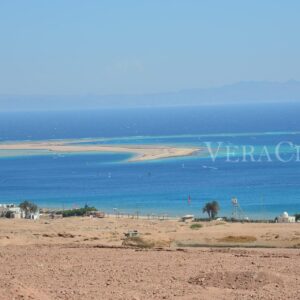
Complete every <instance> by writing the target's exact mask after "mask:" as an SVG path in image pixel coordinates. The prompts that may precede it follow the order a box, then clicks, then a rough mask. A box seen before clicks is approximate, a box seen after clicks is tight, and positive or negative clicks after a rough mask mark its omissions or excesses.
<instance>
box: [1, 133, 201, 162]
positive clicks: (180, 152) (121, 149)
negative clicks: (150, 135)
mask: <svg viewBox="0 0 300 300" xmlns="http://www.w3.org/2000/svg"><path fill="white" fill-rule="evenodd" d="M83 141H84V142H87V141H89V142H93V141H94V140H92V139H88V140H87V139H84V140H77V141H76V140H72V143H71V141H69V140H66V141H40V142H28V141H25V142H15V143H14V142H9V143H0V150H5V151H13V150H15V151H16V150H17V151H22V150H26V151H28V150H29V151H37V154H40V152H38V151H48V152H51V153H57V154H59V153H80V152H82V153H89V152H93V153H102V152H113V153H132V154H133V157H131V158H130V159H129V161H131V162H137V161H148V160H157V159H164V158H171V157H184V156H190V155H193V154H195V153H196V152H197V151H199V150H200V149H199V148H196V147H189V148H187V147H171V146H164V145H159V146H158V145H153V146H152V145H125V146H124V145H95V144H92V145H90V144H85V145H82V144H80V142H83ZM31 154H34V153H33V152H31Z"/></svg>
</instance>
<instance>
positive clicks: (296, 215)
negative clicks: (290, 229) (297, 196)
mask: <svg viewBox="0 0 300 300" xmlns="http://www.w3.org/2000/svg"><path fill="white" fill-rule="evenodd" d="M295 218H296V222H297V221H299V220H300V213H298V214H295Z"/></svg>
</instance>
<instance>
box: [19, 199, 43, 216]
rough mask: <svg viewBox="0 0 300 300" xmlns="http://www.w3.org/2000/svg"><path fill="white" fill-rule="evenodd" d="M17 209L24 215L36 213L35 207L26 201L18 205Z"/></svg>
mask: <svg viewBox="0 0 300 300" xmlns="http://www.w3.org/2000/svg"><path fill="white" fill-rule="evenodd" d="M19 207H20V208H21V209H22V210H24V211H25V213H36V212H37V211H38V207H37V205H36V204H34V203H32V202H30V201H27V200H26V201H23V202H22V203H20V205H19Z"/></svg>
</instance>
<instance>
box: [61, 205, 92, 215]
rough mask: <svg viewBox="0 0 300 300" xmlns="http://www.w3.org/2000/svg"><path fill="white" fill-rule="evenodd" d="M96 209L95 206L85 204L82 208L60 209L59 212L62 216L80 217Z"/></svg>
mask: <svg viewBox="0 0 300 300" xmlns="http://www.w3.org/2000/svg"><path fill="white" fill-rule="evenodd" d="M96 210H97V209H96V208H95V207H89V206H85V207H82V208H75V209H68V210H63V211H60V212H59V214H62V216H63V217H64V218H67V217H74V216H78V217H82V216H85V215H86V214H87V213H88V212H90V211H96Z"/></svg>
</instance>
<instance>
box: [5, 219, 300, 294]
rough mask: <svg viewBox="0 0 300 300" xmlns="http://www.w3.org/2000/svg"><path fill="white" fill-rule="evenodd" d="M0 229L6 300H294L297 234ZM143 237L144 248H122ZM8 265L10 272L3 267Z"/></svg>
mask: <svg viewBox="0 0 300 300" xmlns="http://www.w3.org/2000/svg"><path fill="white" fill-rule="evenodd" d="M192 224H193V223H191V222H180V221H178V220H175V219H173V220H158V219H147V218H143V219H141V218H139V219H132V218H128V217H125V216H124V217H123V218H118V217H116V216H110V217H105V218H103V219H97V218H89V217H71V218H63V219H50V218H48V217H42V218H41V219H40V220H39V221H35V222H34V221H30V220H16V219H0V228H1V232H0V263H1V266H2V267H1V269H0V276H1V278H2V279H4V280H1V281H0V299H8V298H7V296H8V295H9V297H10V299H83V298H84V299H280V298H284V299H296V298H297V297H298V295H299V292H300V288H299V286H300V285H299V281H300V271H299V270H300V268H299V267H300V259H299V258H300V250H299V247H300V224H299V223H295V224H274V223H261V224H256V223H226V222H223V221H212V222H201V223H199V224H200V225H201V226H199V228H197V229H192V228H191V225H192ZM128 230H137V231H138V233H139V239H140V240H142V241H143V242H144V244H142V246H141V245H139V246H137V245H135V244H130V243H126V241H127V239H125V236H124V233H126V232H128ZM7 262H9V263H7Z"/></svg>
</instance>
